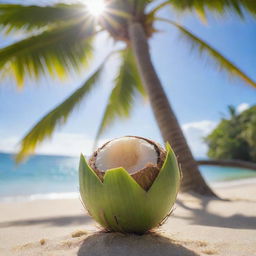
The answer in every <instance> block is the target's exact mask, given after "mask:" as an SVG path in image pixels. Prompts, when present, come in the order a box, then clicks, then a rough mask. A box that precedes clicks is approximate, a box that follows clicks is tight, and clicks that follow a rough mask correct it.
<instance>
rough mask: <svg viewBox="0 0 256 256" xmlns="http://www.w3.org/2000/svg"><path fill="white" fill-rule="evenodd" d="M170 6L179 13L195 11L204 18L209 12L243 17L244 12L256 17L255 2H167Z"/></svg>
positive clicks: (200, 0) (231, 0)
mask: <svg viewBox="0 0 256 256" xmlns="http://www.w3.org/2000/svg"><path fill="white" fill-rule="evenodd" d="M169 2H170V4H171V5H172V6H173V7H174V8H175V9H176V10H177V11H179V12H186V11H196V12H197V13H199V14H200V15H201V16H206V12H207V11H210V12H213V13H215V14H218V15H225V14H226V13H229V12H230V13H235V14H237V15H239V16H240V17H242V18H243V17H244V10H245V11H247V12H249V13H251V14H252V15H254V16H255V15H256V1H254V0H169Z"/></svg>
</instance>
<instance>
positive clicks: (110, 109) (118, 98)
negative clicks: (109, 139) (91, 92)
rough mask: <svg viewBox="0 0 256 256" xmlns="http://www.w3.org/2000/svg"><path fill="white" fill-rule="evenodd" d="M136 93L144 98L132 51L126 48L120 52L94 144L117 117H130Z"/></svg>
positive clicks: (144, 94)
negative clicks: (114, 76) (116, 71)
mask: <svg viewBox="0 0 256 256" xmlns="http://www.w3.org/2000/svg"><path fill="white" fill-rule="evenodd" d="M138 93H139V94H141V95H143V96H146V92H145V90H144V87H143V84H142V82H141V79H140V76H139V73H138V70H137V68H136V64H135V59H134V56H133V54H132V50H131V49H130V48H126V49H125V50H123V51H121V52H120V68H119V70H118V73H117V76H116V78H115V80H114V87H113V89H112V92H111V94H110V96H109V100H108V104H107V106H106V109H105V112H104V115H103V118H102V121H101V124H100V127H99V130H98V132H97V135H96V142H97V140H98V138H99V136H100V135H101V134H102V133H103V132H104V131H105V129H106V128H107V127H108V126H109V125H110V124H111V123H112V122H113V121H114V120H115V119H116V118H117V117H121V118H125V117H129V116H130V113H131V109H132V106H133V105H134V102H135V97H136V94H138ZM96 142H95V143H96Z"/></svg>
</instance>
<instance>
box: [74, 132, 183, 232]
mask: <svg viewBox="0 0 256 256" xmlns="http://www.w3.org/2000/svg"><path fill="white" fill-rule="evenodd" d="M179 186H180V172H179V166H178V162H177V159H176V156H175V154H174V152H173V150H172V149H171V147H170V145H169V144H167V145H166V151H165V150H164V149H162V147H161V146H159V145H158V144H157V143H155V142H153V141H151V140H148V139H145V138H141V137H133V136H126V137H122V138H119V139H114V140H111V141H109V142H107V143H106V144H104V145H103V146H102V147H100V148H99V149H98V150H97V151H96V152H95V153H94V154H93V156H92V157H91V158H90V160H89V161H86V159H85V157H84V156H83V155H81V157H80V165H79V187H80V195H81V199H82V203H83V205H84V206H85V208H86V209H87V211H88V213H89V214H90V215H91V216H92V217H93V218H94V219H95V221H97V222H98V223H99V224H100V225H101V226H103V227H104V228H105V229H107V230H109V231H118V232H122V233H136V234H143V233H145V232H146V231H148V230H150V229H152V228H154V227H157V226H159V225H160V223H162V221H163V220H164V219H165V218H166V216H169V214H170V212H171V210H172V206H173V204H174V202H175V200H176V196H177V193H178V190H179Z"/></svg>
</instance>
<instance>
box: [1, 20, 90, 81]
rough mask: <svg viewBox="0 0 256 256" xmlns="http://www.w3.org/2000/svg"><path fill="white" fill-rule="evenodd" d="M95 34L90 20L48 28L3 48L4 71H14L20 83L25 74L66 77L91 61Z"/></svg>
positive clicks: (30, 75) (2, 67) (2, 66)
mask: <svg viewBox="0 0 256 256" xmlns="http://www.w3.org/2000/svg"><path fill="white" fill-rule="evenodd" d="M94 33H95V31H94V29H93V26H92V24H91V23H90V22H86V20H83V21H79V22H75V23H71V24H65V25H62V26H59V27H55V28H53V29H48V30H47V31H44V32H42V33H40V34H38V35H35V36H31V37H28V38H26V39H24V40H21V41H19V42H16V43H14V44H12V45H10V46H7V47H5V48H2V49H0V70H4V72H7V71H9V73H12V74H13V75H14V77H15V78H16V81H17V84H18V85H20V86H22V85H23V82H24V78H25V76H29V77H32V78H38V77H39V76H40V75H46V74H47V73H49V74H51V75H52V76H55V75H56V74H57V75H58V76H59V77H63V76H64V75H66V74H69V73H70V72H71V71H73V70H76V71H77V70H79V69H80V68H81V67H83V64H88V62H89V61H90V60H91V57H92V36H93V35H94Z"/></svg>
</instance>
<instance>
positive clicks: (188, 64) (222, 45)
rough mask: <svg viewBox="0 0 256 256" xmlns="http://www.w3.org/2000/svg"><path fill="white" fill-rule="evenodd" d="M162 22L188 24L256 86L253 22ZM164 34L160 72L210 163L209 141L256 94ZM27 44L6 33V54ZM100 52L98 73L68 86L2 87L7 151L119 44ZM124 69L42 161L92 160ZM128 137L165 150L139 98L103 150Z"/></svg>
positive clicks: (159, 40) (158, 48) (107, 75)
mask: <svg viewBox="0 0 256 256" xmlns="http://www.w3.org/2000/svg"><path fill="white" fill-rule="evenodd" d="M2 2H6V1H0V3H2ZM12 2H14V1H12ZM16 2H21V1H16ZM22 2H23V1H22ZM40 2H42V1H40ZM28 3H29V2H28ZM159 16H161V17H169V18H171V19H174V20H176V21H178V22H179V23H181V24H183V25H184V26H186V27H187V28H188V29H190V30H191V31H192V32H193V33H195V34H196V35H197V36H199V37H201V38H202V39H204V40H205V41H206V42H208V43H210V45H212V46H213V47H214V48H216V49H217V50H218V51H220V52H221V53H222V54H223V55H224V56H226V57H228V58H229V59H230V60H232V61H233V62H234V63H235V64H236V65H238V66H239V67H240V68H241V69H242V70H243V71H244V72H246V74H248V75H249V76H250V77H251V78H252V79H254V81H255V80H256V72H255V67H256V48H255V45H256V23H255V20H253V19H252V18H251V17H250V16H249V15H247V16H246V18H245V19H244V20H241V19H240V18H238V17H236V16H229V17H227V18H216V17H213V16H211V17H210V18H209V20H208V24H202V23H201V22H200V21H199V20H198V19H197V18H196V17H195V16H193V15H185V16H178V17H177V16H176V15H174V14H173V13H172V11H171V10H169V9H166V10H164V11H162V12H161V13H160V15H159ZM157 28H158V29H159V33H157V34H155V35H154V37H153V38H152V39H150V49H151V55H152V60H153V63H154V66H155V68H156V71H157V72H158V75H159V77H160V79H161V81H162V83H163V86H164V89H165V92H166V94H167V96H168V98H169V100H170V103H171V105H172V107H173V109H174V111H175V113H176V115H177V117H178V120H179V122H180V124H181V126H182V129H183V131H184V133H185V135H186V138H187V140H188V142H189V145H190V146H191V148H192V151H193V153H194V155H195V156H196V157H198V158H200V157H205V156H206V152H207V146H206V145H205V144H204V143H203V140H202V138H203V137H204V136H206V135H207V134H209V133H210V132H211V131H212V130H213V129H214V128H215V127H216V125H217V124H218V122H219V121H220V119H221V118H222V117H228V110H227V107H228V105H234V106H235V107H236V109H237V111H238V112H242V111H244V110H245V109H247V108H248V107H249V106H252V105H253V104H255V101H256V90H255V88H252V87H250V86H249V85H247V84H245V83H243V82H241V81H240V80H236V79H231V78H230V77H229V76H228V75H226V74H225V73H224V72H220V71H219V70H218V69H217V68H216V66H215V65H214V64H213V62H211V61H209V60H208V59H206V58H205V57H202V56H199V55H198V54H197V53H195V52H193V51H191V48H190V47H189V45H188V44H187V43H186V42H184V41H183V40H181V39H180V37H179V34H178V32H177V30H176V29H175V28H173V27H171V26H170V25H168V24H160V23H157ZM22 36H24V35H22V34H20V33H19V34H14V35H12V36H9V37H8V38H7V37H5V36H3V34H1V32H0V47H4V46H6V45H8V44H10V43H11V42H14V41H16V40H19V38H20V37H22ZM95 48H96V50H97V53H96V57H95V61H94V62H93V63H92V66H91V68H89V69H87V70H83V71H81V73H80V74H77V75H73V76H72V77H70V78H69V79H67V80H65V81H59V80H57V79H56V80H52V79H51V78H49V77H46V78H42V79H41V80H39V81H26V84H25V87H24V89H23V90H17V89H16V88H15V82H14V81H13V79H12V78H11V77H8V78H7V79H5V80H2V81H0V136H1V140H0V151H2V152H16V151H17V149H18V144H19V141H20V140H21V138H22V136H24V135H25V134H26V132H28V131H29V129H30V128H31V127H32V126H33V125H34V124H35V123H36V122H37V121H38V120H39V119H40V118H41V117H43V116H44V115H45V114H46V113H48V112H49V111H50V110H51V109H52V108H53V107H55V106H56V105H57V104H59V103H61V102H62V101H63V100H64V99H65V98H66V97H67V96H68V95H69V94H71V93H72V92H73V91H74V90H75V89H76V88H78V87H79V86H80V85H81V84H82V83H83V81H85V79H86V78H87V77H88V76H89V75H90V74H91V72H92V71H93V70H94V68H95V67H96V66H97V65H99V63H100V62H101V60H102V59H103V58H104V56H105V55H106V54H107V53H108V52H109V51H110V50H111V49H112V42H111V40H108V39H107V36H106V35H102V36H101V37H100V38H98V40H97V42H96V47H95ZM117 63H118V60H116V59H113V60H111V61H110V62H109V63H108V65H107V68H106V70H105V72H104V75H103V77H102V79H101V81H100V83H99V84H98V85H97V87H96V88H95V89H94V90H93V92H92V93H91V94H90V95H89V96H88V97H86V98H85V99H84V101H83V103H82V104H81V105H80V106H79V108H78V109H76V110H75V111H74V112H73V113H72V115H71V117H70V118H69V120H68V122H67V123H66V124H65V126H63V127H61V128H58V129H57V130H56V132H55V133H54V135H53V137H52V138H51V139H49V140H47V141H46V142H44V143H43V144H42V145H41V146H40V147H38V149H37V153H43V154H63V155H76V156H78V155H79V154H80V152H83V153H84V154H86V155H90V154H91V152H92V144H93V140H94V138H95V134H96V132H97V129H98V126H99V124H100V121H101V118H102V115H103V111H104V108H105V106H106V104H107V100H108V96H109V93H110V91H111V88H112V86H113V84H112V83H111V81H112V80H113V79H114V77H115V71H114V70H115V69H116V67H117ZM123 135H138V136H143V137H147V138H151V139H153V140H156V141H158V142H160V143H163V141H162V139H161V135H160V132H159V130H158V127H157V125H156V123H155V120H154V117H153V114H152V111H151V108H150V105H149V103H148V102H147V101H145V100H142V99H140V98H138V99H137V100H136V104H135V105H134V108H133V111H132V116H131V118H129V119H126V120H117V121H115V123H114V124H113V125H112V126H111V127H109V128H108V130H107V131H106V132H105V133H104V134H103V136H102V137H101V139H100V142H99V144H101V143H103V142H104V141H106V140H109V139H112V138H115V137H120V136H123Z"/></svg>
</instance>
